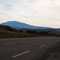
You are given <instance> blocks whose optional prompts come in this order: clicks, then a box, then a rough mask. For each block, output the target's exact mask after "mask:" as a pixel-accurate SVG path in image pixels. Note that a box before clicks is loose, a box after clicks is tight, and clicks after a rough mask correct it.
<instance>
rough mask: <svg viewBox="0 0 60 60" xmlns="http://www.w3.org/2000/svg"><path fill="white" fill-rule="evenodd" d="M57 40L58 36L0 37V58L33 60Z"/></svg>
mask: <svg viewBox="0 0 60 60" xmlns="http://www.w3.org/2000/svg"><path fill="white" fill-rule="evenodd" d="M59 40H60V38H58V37H37V38H35V37H34V38H10V39H9V38H7V39H0V60H35V59H37V58H39V57H40V56H41V55H42V54H43V53H44V52H45V51H46V50H47V49H48V48H49V47H51V46H52V45H54V43H56V42H58V41H59Z"/></svg>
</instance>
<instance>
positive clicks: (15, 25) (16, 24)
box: [1, 21, 48, 29]
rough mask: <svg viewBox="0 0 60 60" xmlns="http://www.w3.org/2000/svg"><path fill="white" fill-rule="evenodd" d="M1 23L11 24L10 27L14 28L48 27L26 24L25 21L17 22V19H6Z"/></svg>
mask: <svg viewBox="0 0 60 60" xmlns="http://www.w3.org/2000/svg"><path fill="white" fill-rule="evenodd" d="M1 25H7V26H11V27H12V28H15V29H46V28H48V27H38V26H32V25H28V24H25V23H21V22H17V21H8V22H4V23H2V24H1Z"/></svg>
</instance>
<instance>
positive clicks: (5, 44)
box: [4, 42, 16, 45]
mask: <svg viewBox="0 0 60 60" xmlns="http://www.w3.org/2000/svg"><path fill="white" fill-rule="evenodd" d="M15 43H16V42H14V43H7V44H4V45H9V44H15Z"/></svg>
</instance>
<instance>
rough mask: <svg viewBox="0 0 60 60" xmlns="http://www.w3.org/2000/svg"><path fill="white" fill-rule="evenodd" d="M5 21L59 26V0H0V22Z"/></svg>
mask: <svg viewBox="0 0 60 60" xmlns="http://www.w3.org/2000/svg"><path fill="white" fill-rule="evenodd" d="M6 21H20V22H24V23H27V24H31V25H35V26H46V27H54V28H60V0H0V23H2V22H6Z"/></svg>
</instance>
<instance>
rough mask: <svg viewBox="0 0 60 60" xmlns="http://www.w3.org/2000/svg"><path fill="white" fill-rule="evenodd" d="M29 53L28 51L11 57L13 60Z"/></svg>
mask: <svg viewBox="0 0 60 60" xmlns="http://www.w3.org/2000/svg"><path fill="white" fill-rule="evenodd" d="M29 52H30V51H25V52H22V53H20V54H17V55H14V56H12V58H15V57H18V56H21V55H23V54H26V53H29Z"/></svg>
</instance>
